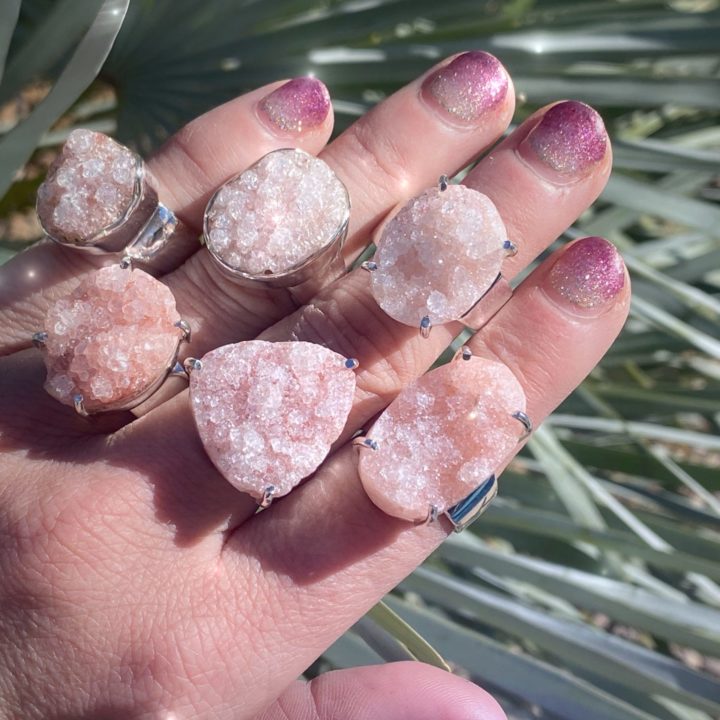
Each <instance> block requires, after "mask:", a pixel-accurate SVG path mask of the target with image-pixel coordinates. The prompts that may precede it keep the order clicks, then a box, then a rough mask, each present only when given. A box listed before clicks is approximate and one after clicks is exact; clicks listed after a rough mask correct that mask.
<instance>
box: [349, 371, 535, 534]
mask: <svg viewBox="0 0 720 720" xmlns="http://www.w3.org/2000/svg"><path fill="white" fill-rule="evenodd" d="M517 411H523V412H524V411H525V394H524V393H523V389H522V387H521V385H520V383H519V382H518V380H517V378H516V377H515V376H514V375H513V373H512V372H511V371H510V370H509V369H508V367H507V366H505V365H503V364H502V363H498V362H493V361H489V360H484V359H481V358H476V357H473V358H471V359H470V360H457V361H455V362H452V363H449V364H447V365H443V366H441V367H439V368H436V369H435V370H431V371H430V372H429V373H427V374H426V375H424V376H423V377H421V378H420V379H418V380H417V381H415V382H414V383H412V384H411V385H409V386H407V387H406V388H405V389H404V390H403V391H402V392H401V393H400V395H398V397H397V398H396V399H395V400H394V401H393V402H392V403H391V404H390V405H389V406H388V408H387V409H386V410H385V412H384V413H383V414H382V415H381V416H380V417H379V418H378V420H377V422H376V423H375V424H374V425H373V427H372V428H371V429H370V431H369V432H368V437H370V438H372V439H373V440H374V441H375V442H377V445H378V448H377V450H371V449H368V448H361V449H360V466H359V470H360V478H361V480H362V483H363V487H364V488H365V491H366V492H367V494H368V496H369V497H370V499H371V500H372V501H373V503H375V505H377V506H378V507H379V508H380V509H381V510H383V511H384V512H386V513H387V514H388V515H392V516H394V517H398V518H402V519H405V520H413V521H421V520H424V519H425V518H426V517H427V515H428V510H429V508H430V506H431V505H434V506H435V507H437V508H438V510H439V511H440V512H444V511H445V510H447V509H448V508H449V507H451V506H452V505H454V504H455V503H457V502H458V501H460V500H462V499H463V498H464V497H465V496H467V495H468V494H469V493H470V492H471V491H472V490H474V489H475V488H476V487H477V486H478V485H480V484H481V483H482V482H483V480H485V478H487V477H488V475H491V474H492V473H494V472H497V471H498V470H499V466H500V465H501V464H502V462H503V460H505V459H507V458H508V456H509V455H510V454H511V452H512V451H513V449H514V448H515V446H516V444H517V442H518V439H519V437H520V435H521V434H522V432H523V430H524V428H523V426H522V425H521V424H520V422H519V421H518V420H516V419H515V418H513V417H512V414H513V413H514V412H517Z"/></svg>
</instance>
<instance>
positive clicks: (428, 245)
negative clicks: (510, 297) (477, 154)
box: [371, 185, 508, 326]
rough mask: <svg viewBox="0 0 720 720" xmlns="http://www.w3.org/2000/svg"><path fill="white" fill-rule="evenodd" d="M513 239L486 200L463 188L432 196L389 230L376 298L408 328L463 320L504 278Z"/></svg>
mask: <svg viewBox="0 0 720 720" xmlns="http://www.w3.org/2000/svg"><path fill="white" fill-rule="evenodd" d="M507 239H508V238H507V232H506V230H505V226H504V225H503V222H502V219H501V217H500V214H499V213H498V211H497V208H496V207H495V205H494V204H493V202H492V201H491V200H490V198H488V197H487V196H486V195H483V194H482V193H479V192H477V191H476V190H472V189H471V188H468V187H465V186H464V185H449V186H448V187H447V189H446V190H440V189H439V188H433V189H431V190H427V191H426V192H424V193H422V194H421V195H419V196H418V197H416V198H413V199H412V200H410V202H408V203H407V204H406V205H405V206H404V207H403V208H402V209H401V210H400V212H399V213H398V214H397V215H396V216H395V217H394V218H393V219H392V220H390V222H389V223H388V224H387V226H386V227H385V229H384V231H383V233H382V237H381V238H380V240H379V241H378V248H377V252H376V253H375V257H374V258H373V260H374V261H375V263H376V265H377V269H376V270H375V272H373V273H372V279H371V285H372V293H373V295H374V296H375V299H376V300H377V303H378V305H380V307H381V308H382V309H383V310H384V311H385V312H386V313H387V314H388V315H390V317H393V318H395V319H396V320H399V321H400V322H402V323H405V324H406V325H414V326H418V325H420V321H421V320H422V319H423V318H424V317H425V316H427V317H429V318H430V321H431V322H432V324H433V325H439V324H442V323H446V322H449V321H451V320H458V319H459V318H460V317H462V315H464V314H465V313H466V312H467V311H468V310H469V309H470V308H471V307H472V306H473V305H474V304H475V303H476V302H477V300H478V299H479V298H480V297H481V296H482V295H483V293H484V292H485V291H486V290H487V289H488V288H489V287H490V286H491V285H492V283H493V281H494V280H495V278H496V277H497V275H498V273H499V272H500V266H501V264H502V260H503V257H504V256H505V252H506V251H505V249H504V244H505V241H506V240H507Z"/></svg>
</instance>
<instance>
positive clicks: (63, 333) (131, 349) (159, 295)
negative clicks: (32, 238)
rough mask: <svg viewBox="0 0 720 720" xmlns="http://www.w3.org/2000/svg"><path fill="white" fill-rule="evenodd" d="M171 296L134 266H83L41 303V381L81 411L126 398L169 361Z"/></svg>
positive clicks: (173, 339) (173, 342)
mask: <svg viewBox="0 0 720 720" xmlns="http://www.w3.org/2000/svg"><path fill="white" fill-rule="evenodd" d="M178 320H179V317H178V314H177V310H176V309H175V298H174V297H173V295H172V293H171V292H170V290H169V289H168V288H167V287H166V286H165V285H163V284H162V283H161V282H159V281H158V280H155V279H154V278H153V277H151V276H150V275H148V274H147V273H144V272H142V271H141V270H124V269H122V268H121V267H120V266H118V265H114V266H111V267H106V268H102V269H101V270H97V271H95V272H93V273H91V274H89V275H88V276H87V277H86V278H85V279H84V280H82V282H81V283H80V284H79V285H78V286H77V287H76V288H75V290H73V292H72V293H70V295H68V296H66V297H64V298H61V299H60V300H58V301H57V302H56V303H55V304H54V305H53V306H52V307H51V308H50V310H49V311H48V314H47V318H46V321H45V322H46V325H45V331H46V332H47V340H46V342H45V353H44V356H45V364H46V366H47V380H46V381H45V389H46V390H47V391H48V392H49V393H50V394H51V395H52V396H53V397H55V398H57V399H58V400H60V402H63V403H65V404H66V405H72V404H73V396H74V395H75V394H78V393H79V394H81V395H82V396H83V399H84V405H85V409H86V410H87V411H88V412H93V411H96V410H102V409H106V408H108V407H124V406H125V405H126V404H130V405H131V404H132V401H133V399H134V398H136V397H137V396H138V395H141V394H142V393H143V392H144V391H146V390H147V389H148V388H150V387H152V386H153V385H154V384H155V382H156V381H157V380H158V379H159V378H161V377H162V375H163V373H164V372H165V371H167V369H168V368H169V367H170V364H171V362H172V361H173V359H174V356H175V352H176V350H177V346H178V343H179V340H180V337H181V331H180V330H179V329H178V328H177V327H175V326H174V323H176V322H177V321H178Z"/></svg>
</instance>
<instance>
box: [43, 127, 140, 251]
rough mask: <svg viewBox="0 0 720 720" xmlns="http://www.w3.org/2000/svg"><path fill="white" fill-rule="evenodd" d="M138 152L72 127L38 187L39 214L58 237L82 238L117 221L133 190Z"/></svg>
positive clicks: (130, 201) (103, 136)
mask: <svg viewBox="0 0 720 720" xmlns="http://www.w3.org/2000/svg"><path fill="white" fill-rule="evenodd" d="M136 163H137V159H136V156H135V155H134V154H133V153H132V152H131V151H130V150H128V149H127V148H126V147H123V146H122V145H119V144H118V143H116V142H115V141H114V140H111V139H110V138H109V137H107V136H106V135H103V134H102V133H99V132H93V131H91V130H73V132H71V133H70V135H69V136H68V139H67V141H66V142H65V145H64V146H63V149H62V152H61V153H60V155H59V156H58V157H57V158H56V160H55V162H54V163H53V165H52V167H51V168H50V170H49V171H48V175H47V178H46V179H45V182H43V184H42V185H41V186H40V188H39V189H38V203H37V209H38V215H39V217H40V222H41V223H42V225H43V228H44V229H45V232H47V233H48V234H49V235H51V236H52V237H54V238H56V239H57V240H62V241H65V242H71V243H72V242H81V241H82V240H84V239H86V238H90V237H92V236H93V235H95V234H96V233H98V232H100V231H101V230H103V229H104V228H106V227H107V226H108V225H111V224H112V223H114V222H116V221H117V220H119V219H120V218H121V217H122V216H123V215H124V214H125V213H126V212H127V210H128V208H129V207H130V205H131V203H132V200H133V195H134V191H135V173H136Z"/></svg>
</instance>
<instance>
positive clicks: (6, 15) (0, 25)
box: [0, 0, 20, 88]
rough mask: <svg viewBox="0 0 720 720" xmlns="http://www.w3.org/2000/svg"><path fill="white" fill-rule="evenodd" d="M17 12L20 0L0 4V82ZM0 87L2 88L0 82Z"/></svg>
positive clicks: (7, 0) (18, 11)
mask: <svg viewBox="0 0 720 720" xmlns="http://www.w3.org/2000/svg"><path fill="white" fill-rule="evenodd" d="M19 14H20V0H5V2H3V4H2V6H0V83H2V82H3V79H4V75H5V61H6V59H7V54H8V50H9V49H10V40H11V39H12V35H13V30H14V29H15V25H16V24H17V20H18V15H19ZM0 88H2V85H1V84H0Z"/></svg>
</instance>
